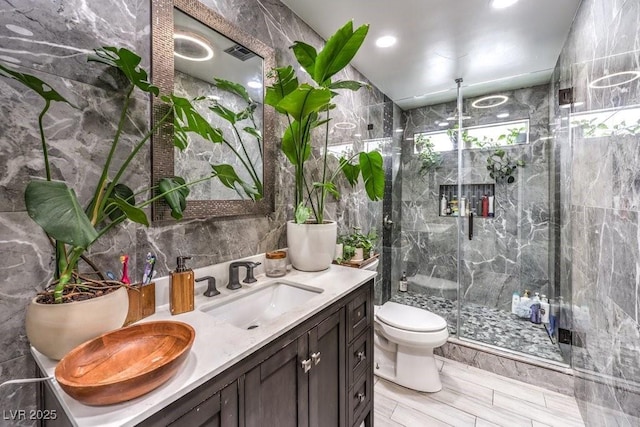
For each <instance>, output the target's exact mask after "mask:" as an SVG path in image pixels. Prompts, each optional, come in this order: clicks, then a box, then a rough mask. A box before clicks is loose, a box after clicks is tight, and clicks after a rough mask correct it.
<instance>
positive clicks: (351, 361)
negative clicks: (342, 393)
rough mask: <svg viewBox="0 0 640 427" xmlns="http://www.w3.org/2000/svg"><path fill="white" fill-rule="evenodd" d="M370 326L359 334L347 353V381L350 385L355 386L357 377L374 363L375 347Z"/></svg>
mask: <svg viewBox="0 0 640 427" xmlns="http://www.w3.org/2000/svg"><path fill="white" fill-rule="evenodd" d="M370 332H371V330H370V329H369V328H367V329H365V331H364V332H363V333H362V334H360V335H359V336H358V338H356V339H355V340H354V341H353V344H351V345H350V346H349V350H348V354H347V358H348V360H347V381H348V383H349V387H351V386H353V383H354V382H355V380H356V378H358V377H360V375H362V374H363V373H364V372H365V371H366V370H367V367H368V366H371V365H372V360H373V348H372V345H371V340H370V339H369V333H370Z"/></svg>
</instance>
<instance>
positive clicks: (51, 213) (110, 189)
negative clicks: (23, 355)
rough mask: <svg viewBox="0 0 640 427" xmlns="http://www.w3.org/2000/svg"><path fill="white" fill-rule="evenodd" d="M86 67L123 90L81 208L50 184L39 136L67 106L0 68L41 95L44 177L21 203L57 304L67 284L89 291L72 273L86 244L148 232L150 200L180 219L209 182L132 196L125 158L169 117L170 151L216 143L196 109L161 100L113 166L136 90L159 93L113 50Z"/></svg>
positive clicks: (135, 60)
mask: <svg viewBox="0 0 640 427" xmlns="http://www.w3.org/2000/svg"><path fill="white" fill-rule="evenodd" d="M89 61H95V62H99V63H101V64H103V65H106V66H107V67H109V68H111V69H115V70H118V72H119V73H120V74H122V75H123V76H124V78H125V79H126V80H125V81H126V82H127V87H126V89H125V96H124V100H123V105H122V110H121V112H120V117H119V120H118V124H117V127H116V131H115V135H114V137H113V140H112V142H111V146H110V149H109V152H108V154H107V157H106V159H105V161H104V164H103V166H102V171H101V174H100V178H99V179H98V181H97V183H96V185H95V189H94V191H93V196H92V197H91V199H90V200H86V201H84V203H83V202H81V201H80V200H78V197H77V195H76V193H75V191H74V190H73V189H72V188H69V186H68V185H67V183H65V182H64V181H60V180H55V179H53V177H52V173H51V164H50V160H49V146H48V144H47V141H46V138H45V132H44V129H45V126H44V118H45V116H46V114H47V111H48V110H49V108H50V106H51V104H52V103H53V102H61V103H66V104H68V105H69V106H71V107H73V105H72V104H71V103H70V102H69V101H68V100H67V99H65V98H64V97H63V96H62V95H60V93H58V92H57V91H55V90H54V89H53V88H52V87H51V86H50V85H49V84H47V83H45V82H43V81H42V80H40V79H38V78H37V77H34V76H32V75H29V74H23V73H19V72H17V71H15V70H12V69H10V68H8V67H5V66H3V65H1V64H0V75H2V76H3V77H7V78H10V79H13V80H16V81H18V82H20V83H22V84H23V85H25V86H26V87H28V88H30V89H32V90H33V91H35V92H36V93H37V94H38V95H40V96H41V97H42V99H43V100H44V102H45V105H44V108H43V109H42V111H41V113H40V115H39V117H38V128H39V130H40V140H41V148H42V155H43V159H44V166H45V178H44V179H34V180H32V181H30V182H29V183H28V184H27V187H26V190H25V204H26V207H27V211H28V213H29V216H30V217H31V218H32V219H33V220H34V221H35V222H36V223H37V224H38V225H39V226H40V227H41V228H42V229H43V230H44V232H45V233H46V234H47V236H48V237H49V238H50V240H51V242H52V243H53V245H54V247H55V261H56V270H55V274H54V278H53V279H54V280H53V281H52V285H55V286H54V289H53V292H52V293H51V294H52V296H53V300H54V301H55V302H56V303H60V302H63V295H66V294H65V292H64V290H65V288H67V287H68V286H67V285H71V284H75V285H77V287H78V288H79V289H80V291H79V292H80V293H88V294H90V292H89V291H91V289H92V288H93V287H94V286H93V285H94V284H95V283H93V282H92V281H89V283H87V281H86V279H85V278H84V277H83V276H81V275H80V274H79V273H78V262H79V260H80V259H81V258H82V257H84V254H85V252H86V251H87V249H88V248H89V247H91V245H92V244H94V243H95V242H96V241H98V240H99V239H100V238H101V237H102V236H104V235H105V234H107V233H108V232H109V231H110V230H112V229H114V228H115V227H117V226H118V225H120V224H122V223H123V222H124V221H125V220H130V221H133V222H135V223H138V224H142V225H145V226H148V225H149V222H148V219H147V215H146V213H145V212H144V208H145V207H146V206H148V205H150V204H151V203H153V202H154V201H156V200H160V199H164V200H165V201H166V202H167V203H168V205H169V206H170V208H171V215H172V216H173V217H174V218H175V219H178V220H179V219H181V218H182V213H183V210H184V209H185V207H186V197H187V195H188V194H189V188H188V187H189V186H190V185H192V184H195V183H196V182H200V181H203V180H207V179H211V178H212V177H213V176H214V173H213V172H212V174H211V175H208V176H205V177H202V178H200V179H198V180H195V181H192V182H185V181H184V179H182V178H180V177H173V178H165V179H163V180H161V181H160V182H159V183H158V185H157V186H156V187H153V188H147V189H143V190H139V191H138V192H137V193H134V191H133V190H132V189H131V188H130V187H128V186H127V185H126V184H124V183H123V182H122V179H123V177H124V176H125V172H127V171H128V169H129V167H130V165H131V162H132V160H133V159H134V158H135V157H136V155H137V154H138V153H139V151H140V150H141V149H142V148H143V147H144V146H145V145H146V144H147V143H148V142H149V140H150V139H151V135H152V134H153V133H154V132H156V131H157V130H159V129H161V128H162V127H163V126H164V125H165V124H166V123H167V121H168V120H170V119H171V118H172V117H173V118H174V136H175V138H174V145H175V146H176V147H179V148H184V147H185V146H186V144H187V138H188V136H187V135H188V133H189V132H196V133H197V134H199V135H201V136H202V137H204V138H206V139H207V140H209V141H211V142H220V137H219V135H220V134H221V131H220V130H219V129H215V128H213V127H211V126H210V125H209V124H208V123H207V122H206V120H204V119H203V118H202V116H201V115H200V114H199V113H198V112H197V111H196V109H195V108H194V106H193V104H192V103H191V101H189V100H187V99H185V98H180V97H177V96H175V95H173V94H168V95H163V96H162V97H161V98H162V100H163V101H164V102H165V103H166V104H167V106H168V107H169V108H167V109H166V112H165V113H164V115H163V116H162V117H161V118H160V119H159V120H157V122H156V123H154V125H153V127H152V128H151V129H149V130H148V131H147V132H146V133H144V134H143V135H142V136H140V139H139V140H138V141H137V142H135V143H134V145H133V147H132V148H131V149H130V152H129V153H124V156H125V157H124V160H123V161H122V162H121V163H120V164H119V165H116V164H114V161H115V159H116V158H118V156H116V152H117V151H118V146H119V145H120V142H121V137H122V132H123V129H124V128H125V125H126V124H127V122H128V121H129V120H130V119H129V116H128V113H129V111H130V106H131V100H132V98H133V96H134V93H135V90H136V89H138V90H141V91H143V92H146V93H148V94H150V95H151V96H155V97H158V96H160V93H159V89H158V88H157V87H156V86H154V85H152V84H151V83H150V82H149V80H148V74H147V72H146V71H145V70H144V69H143V68H141V67H140V61H141V58H140V57H139V56H138V55H136V54H135V53H133V52H131V51H129V50H127V49H123V48H115V47H103V48H100V49H96V50H95V55H92V56H90V57H89ZM123 148H124V147H121V149H120V151H119V152H120V153H122V152H123V150H122V149H123ZM113 171H115V173H113ZM141 199H143V200H141ZM98 274H99V273H98ZM100 277H101V278H102V276H100ZM85 291H86V292H85Z"/></svg>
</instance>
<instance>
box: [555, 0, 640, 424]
mask: <svg viewBox="0 0 640 427" xmlns="http://www.w3.org/2000/svg"><path fill="white" fill-rule="evenodd" d="M639 17H640V4H639V3H638V2H637V1H629V0H627V1H624V0H615V1H609V0H584V1H583V2H582V5H581V7H580V9H579V11H578V14H577V16H576V18H575V21H574V23H573V27H572V29H571V32H570V34H569V37H568V40H567V42H566V44H565V46H564V48H563V50H562V54H561V56H560V58H559V60H558V64H557V66H556V70H555V73H554V80H553V82H552V86H551V97H553V98H554V99H555V101H556V102H554V103H552V105H553V106H556V105H557V90H558V89H563V88H568V87H573V89H574V94H575V101H576V104H574V106H573V108H572V109H571V110H570V111H568V110H561V109H559V108H557V107H553V106H552V121H553V124H554V126H555V133H554V137H555V140H556V142H557V143H558V144H560V146H561V148H560V153H559V155H560V156H561V170H560V173H559V176H558V179H559V181H560V182H561V183H562V184H561V194H560V197H559V199H560V201H561V206H562V207H561V209H560V213H559V216H560V218H561V219H562V226H561V229H560V235H561V236H562V241H563V247H562V254H561V257H560V259H559V263H558V266H559V268H560V269H561V272H562V277H563V279H567V280H571V287H572V295H570V299H569V300H568V301H569V302H567V301H565V303H569V304H572V307H573V330H574V334H575V335H577V338H576V339H574V347H573V350H572V365H573V367H574V369H575V370H576V372H577V376H576V381H575V394H576V397H577V398H578V399H579V404H580V408H581V412H582V416H583V418H584V419H585V422H586V423H587V425H594V426H596V425H597V426H614V425H635V424H634V423H635V422H636V421H635V420H636V419H635V418H633V417H637V416H638V415H639V414H640V394H639V391H640V370H639V369H638V366H640V324H639V323H638V322H639V320H640V318H639V310H638V308H639V303H640V299H639V298H640V294H639V288H638V283H639V281H638V271H640V256H639V249H638V248H639V246H640V237H639V235H638V209H639V207H640V199H639V198H638V189H639V187H638V185H639V184H638V183H639V182H640V171H639V170H638V167H637V165H638V163H637V160H638V155H639V151H638V147H639V144H638V143H639V142H640V136H639V135H638V132H637V130H632V131H629V128H628V127H627V128H626V130H625V126H620V120H619V119H616V117H620V116H621V115H624V114H626V113H625V112H629V111H631V116H630V117H634V118H633V119H630V120H627V122H626V124H627V125H629V124H630V123H631V124H634V123H635V121H636V120H637V119H638V117H640V114H639V113H638V112H637V110H636V111H634V110H632V108H635V107H634V106H637V105H638V104H639V103H640V80H638V79H635V80H633V81H630V82H627V83H623V84H619V85H612V87H609V88H594V87H591V86H590V83H591V82H593V81H594V80H596V79H598V78H600V77H602V76H604V75H607V74H613V73H619V72H628V71H635V72H636V73H637V72H638V71H639V65H638V64H639V63H640V50H639V46H638V40H639V38H640V31H639V29H638V22H639V19H640V18H639ZM604 83H609V84H612V83H622V79H620V80H614V79H609V80H608V81H606V82H604ZM597 85H598V84H596V86H597ZM578 103H581V104H578ZM601 110H604V111H606V113H605V114H604V115H601V116H599V117H597V118H596V121H595V123H594V124H595V125H600V124H603V125H604V126H606V127H607V128H608V130H609V131H610V132H609V134H607V133H606V132H604V133H600V134H596V135H595V137H594V136H590V135H589V131H590V129H589V127H585V126H577V127H572V128H571V129H569V126H570V124H571V123H574V122H577V121H580V120H583V119H584V117H585V116H584V114H588V113H593V112H596V111H601ZM587 117H589V118H590V119H591V117H590V116H587ZM616 124H618V129H617V130H616V129H614V126H615V125H616ZM612 129H614V130H613V131H611V130H612ZM564 242H567V243H568V244H564ZM565 298H566V297H565ZM603 406H606V407H607V408H603Z"/></svg>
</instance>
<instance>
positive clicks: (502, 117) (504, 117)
mask: <svg viewBox="0 0 640 427" xmlns="http://www.w3.org/2000/svg"><path fill="white" fill-rule="evenodd" d="M496 117H497V118H499V119H506V118H507V117H509V113H500V114H496Z"/></svg>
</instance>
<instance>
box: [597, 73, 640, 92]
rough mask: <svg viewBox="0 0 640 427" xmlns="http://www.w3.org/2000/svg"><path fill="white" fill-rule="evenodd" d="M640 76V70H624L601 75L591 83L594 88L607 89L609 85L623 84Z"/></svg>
mask: <svg viewBox="0 0 640 427" xmlns="http://www.w3.org/2000/svg"><path fill="white" fill-rule="evenodd" d="M639 78H640V71H622V72H620V73H613V74H609V75H607V76H603V77H600V78H598V79H595V80H594V81H592V82H591V83H589V87H590V88H592V89H606V88H608V87H614V86H622V85H624V84H627V83H631V82H632V81H634V80H637V79H639Z"/></svg>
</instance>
